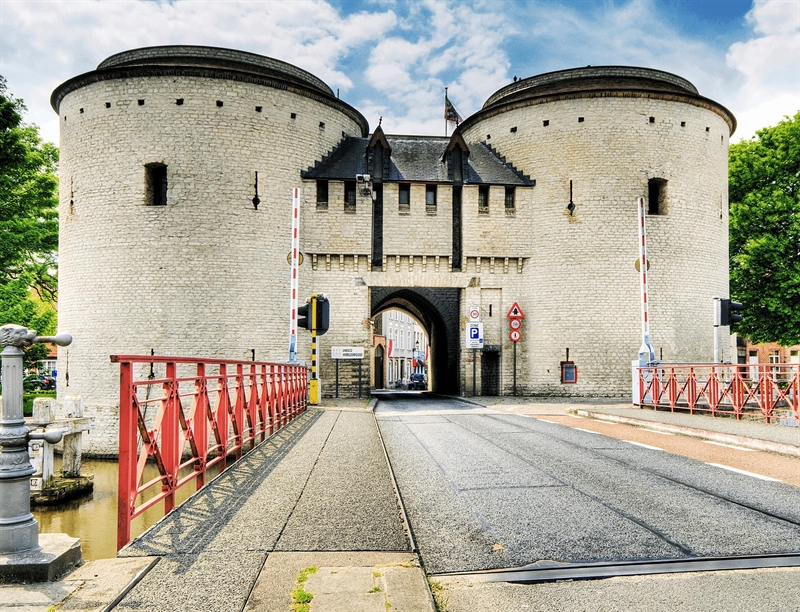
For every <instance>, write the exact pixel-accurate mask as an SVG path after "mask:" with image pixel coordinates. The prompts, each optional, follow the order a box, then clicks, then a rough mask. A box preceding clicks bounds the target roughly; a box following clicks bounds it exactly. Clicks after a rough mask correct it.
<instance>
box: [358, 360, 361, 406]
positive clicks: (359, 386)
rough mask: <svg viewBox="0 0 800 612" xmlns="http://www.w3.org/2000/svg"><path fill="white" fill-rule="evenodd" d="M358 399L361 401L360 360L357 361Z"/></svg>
mask: <svg viewBox="0 0 800 612" xmlns="http://www.w3.org/2000/svg"><path fill="white" fill-rule="evenodd" d="M358 399H361V360H360V359H359V361H358Z"/></svg>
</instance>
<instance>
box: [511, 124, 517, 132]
mask: <svg viewBox="0 0 800 612" xmlns="http://www.w3.org/2000/svg"><path fill="white" fill-rule="evenodd" d="M516 132H517V126H516V125H515V126H514V127H512V128H511V133H512V134H515V133H516Z"/></svg>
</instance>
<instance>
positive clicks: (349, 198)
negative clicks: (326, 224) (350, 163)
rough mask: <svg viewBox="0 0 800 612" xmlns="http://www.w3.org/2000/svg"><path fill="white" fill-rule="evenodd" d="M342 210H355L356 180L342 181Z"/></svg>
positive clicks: (351, 211)
mask: <svg viewBox="0 0 800 612" xmlns="http://www.w3.org/2000/svg"><path fill="white" fill-rule="evenodd" d="M344 212H349V213H354V212H356V182H355V181H345V182H344Z"/></svg>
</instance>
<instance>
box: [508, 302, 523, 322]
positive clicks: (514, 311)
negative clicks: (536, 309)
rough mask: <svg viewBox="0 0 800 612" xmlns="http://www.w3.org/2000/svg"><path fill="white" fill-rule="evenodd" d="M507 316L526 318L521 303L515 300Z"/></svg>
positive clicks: (510, 317)
mask: <svg viewBox="0 0 800 612" xmlns="http://www.w3.org/2000/svg"><path fill="white" fill-rule="evenodd" d="M506 317H507V318H509V319H524V318H525V313H523V312H522V308H520V307H519V304H517V303H516V302H514V304H512V306H511V309H510V310H509V311H508V314H507V315H506Z"/></svg>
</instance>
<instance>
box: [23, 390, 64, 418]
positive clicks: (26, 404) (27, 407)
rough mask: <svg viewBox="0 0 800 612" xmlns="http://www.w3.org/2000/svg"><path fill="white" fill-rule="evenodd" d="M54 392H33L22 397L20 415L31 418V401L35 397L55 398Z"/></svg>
mask: <svg viewBox="0 0 800 612" xmlns="http://www.w3.org/2000/svg"><path fill="white" fill-rule="evenodd" d="M55 396H56V392H55V391H35V392H33V393H24V394H23V395H22V413H23V414H24V415H25V416H26V417H29V416H33V400H35V399H36V398H37V397H55Z"/></svg>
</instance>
